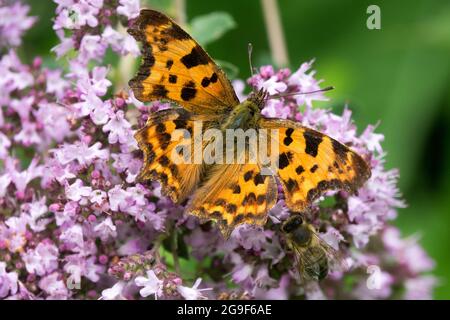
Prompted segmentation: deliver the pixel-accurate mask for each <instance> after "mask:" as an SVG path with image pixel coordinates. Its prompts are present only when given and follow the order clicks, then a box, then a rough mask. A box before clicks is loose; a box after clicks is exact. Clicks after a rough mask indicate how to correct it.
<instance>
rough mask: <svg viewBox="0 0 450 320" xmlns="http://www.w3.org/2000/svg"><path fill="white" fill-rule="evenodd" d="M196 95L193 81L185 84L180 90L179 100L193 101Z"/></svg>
mask: <svg viewBox="0 0 450 320" xmlns="http://www.w3.org/2000/svg"><path fill="white" fill-rule="evenodd" d="M196 94H197V89H195V83H194V82H193V81H189V82H187V83H185V84H184V86H183V89H181V99H183V100H184V101H189V100H192V99H194V98H195V95H196Z"/></svg>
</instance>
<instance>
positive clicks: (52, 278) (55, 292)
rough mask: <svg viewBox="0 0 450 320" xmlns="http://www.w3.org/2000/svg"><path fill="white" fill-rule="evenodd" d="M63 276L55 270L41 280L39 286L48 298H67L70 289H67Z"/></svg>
mask: <svg viewBox="0 0 450 320" xmlns="http://www.w3.org/2000/svg"><path fill="white" fill-rule="evenodd" d="M61 278H62V277H61V276H60V275H59V274H58V273H57V272H54V273H52V274H50V275H48V276H46V277H44V278H42V279H41V280H40V281H39V288H40V289H42V290H43V291H44V292H45V293H46V294H47V295H48V297H47V299H67V298H68V297H69V291H68V290H67V288H66V286H65V284H64V282H63V281H62V279H61Z"/></svg>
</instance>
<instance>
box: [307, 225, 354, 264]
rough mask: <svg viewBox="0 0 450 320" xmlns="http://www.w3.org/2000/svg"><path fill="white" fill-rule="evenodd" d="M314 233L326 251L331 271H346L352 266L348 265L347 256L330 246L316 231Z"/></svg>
mask: <svg viewBox="0 0 450 320" xmlns="http://www.w3.org/2000/svg"><path fill="white" fill-rule="evenodd" d="M312 234H313V237H314V238H315V240H316V241H317V242H318V243H319V245H320V246H321V247H322V249H323V250H324V251H325V253H326V255H327V257H328V263H329V265H330V270H331V271H340V272H345V271H347V270H348V269H349V268H350V266H349V265H348V263H347V262H346V260H345V257H344V256H343V255H342V253H341V252H339V251H338V250H336V249H334V248H333V247H332V246H330V245H329V244H328V243H327V242H326V241H325V240H323V239H322V238H321V237H320V236H319V235H318V234H317V233H316V232H313V233H312Z"/></svg>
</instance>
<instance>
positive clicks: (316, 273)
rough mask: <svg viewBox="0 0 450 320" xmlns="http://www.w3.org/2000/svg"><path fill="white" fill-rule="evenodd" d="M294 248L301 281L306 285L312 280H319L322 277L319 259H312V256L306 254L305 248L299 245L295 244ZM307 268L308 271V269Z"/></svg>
mask: <svg viewBox="0 0 450 320" xmlns="http://www.w3.org/2000/svg"><path fill="white" fill-rule="evenodd" d="M293 249H294V252H295V255H294V256H295V260H296V265H297V268H298V271H299V275H300V279H301V282H302V283H303V284H304V285H306V284H307V283H309V282H311V281H318V280H319V278H320V266H319V265H318V264H317V261H314V260H313V259H311V258H310V256H309V255H308V254H306V251H305V249H303V248H300V247H297V246H293ZM306 266H308V267H306ZM306 268H307V269H308V271H306Z"/></svg>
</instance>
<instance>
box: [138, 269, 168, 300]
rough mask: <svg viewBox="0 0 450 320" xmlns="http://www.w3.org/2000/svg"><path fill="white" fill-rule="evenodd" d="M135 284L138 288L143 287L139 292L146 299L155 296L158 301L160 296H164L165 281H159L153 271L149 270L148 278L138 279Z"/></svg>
mask: <svg viewBox="0 0 450 320" xmlns="http://www.w3.org/2000/svg"><path fill="white" fill-rule="evenodd" d="M134 283H135V284H136V285H137V286H138V287H143V288H142V289H141V290H139V294H140V295H141V296H142V297H144V298H146V297H148V296H149V295H152V294H154V295H155V299H158V295H161V294H162V288H163V281H162V280H160V279H158V277H157V276H156V274H155V272H154V271H153V270H147V276H146V277H143V276H140V277H137V278H136V279H135V280H134Z"/></svg>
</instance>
